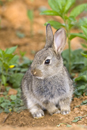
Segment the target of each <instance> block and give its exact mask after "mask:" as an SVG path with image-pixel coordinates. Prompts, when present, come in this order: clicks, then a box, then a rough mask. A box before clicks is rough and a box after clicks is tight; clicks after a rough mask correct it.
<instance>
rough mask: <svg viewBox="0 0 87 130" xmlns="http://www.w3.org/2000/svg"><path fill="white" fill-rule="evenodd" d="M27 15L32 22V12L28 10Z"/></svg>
mask: <svg viewBox="0 0 87 130" xmlns="http://www.w3.org/2000/svg"><path fill="white" fill-rule="evenodd" d="M27 15H28V18H29V19H30V21H33V10H28V11H27Z"/></svg>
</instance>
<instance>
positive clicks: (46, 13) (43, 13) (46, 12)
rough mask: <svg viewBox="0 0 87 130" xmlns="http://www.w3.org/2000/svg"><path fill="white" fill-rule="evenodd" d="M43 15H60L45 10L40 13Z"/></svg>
mask: <svg viewBox="0 0 87 130" xmlns="http://www.w3.org/2000/svg"><path fill="white" fill-rule="evenodd" d="M40 14H41V15H51V16H58V15H59V13H58V12H56V11H54V10H45V11H43V12H41V13H40Z"/></svg>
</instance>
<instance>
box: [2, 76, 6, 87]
mask: <svg viewBox="0 0 87 130" xmlns="http://www.w3.org/2000/svg"><path fill="white" fill-rule="evenodd" d="M2 83H3V84H4V85H5V84H6V77H5V76H4V75H2Z"/></svg>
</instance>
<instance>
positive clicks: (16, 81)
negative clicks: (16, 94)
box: [9, 73, 24, 88]
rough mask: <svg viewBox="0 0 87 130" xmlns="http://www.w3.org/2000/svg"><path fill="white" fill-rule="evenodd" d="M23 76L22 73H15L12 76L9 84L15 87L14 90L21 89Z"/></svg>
mask: <svg viewBox="0 0 87 130" xmlns="http://www.w3.org/2000/svg"><path fill="white" fill-rule="evenodd" d="M23 75H24V74H22V73H14V74H12V75H11V76H10V79H9V82H10V83H11V84H12V85H13V88H18V87H20V85H21V80H22V78H23Z"/></svg>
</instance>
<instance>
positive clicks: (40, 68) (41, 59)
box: [31, 24, 66, 79]
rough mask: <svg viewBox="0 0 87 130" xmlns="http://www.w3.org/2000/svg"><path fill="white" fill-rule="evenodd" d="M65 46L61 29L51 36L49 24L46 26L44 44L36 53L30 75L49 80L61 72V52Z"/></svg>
mask: <svg viewBox="0 0 87 130" xmlns="http://www.w3.org/2000/svg"><path fill="white" fill-rule="evenodd" d="M65 44H66V33H65V30H64V29H63V28H61V29H59V30H57V31H56V32H55V34H54V36H53V32H52V29H51V26H50V24H48V25H47V26H46V44H45V47H44V48H43V49H42V50H40V51H38V52H37V53H36V55H35V58H34V60H33V62H32V64H31V73H32V75H33V76H35V77H36V78H39V79H44V78H49V77H52V76H54V75H56V74H58V72H59V71H61V69H62V67H63V60H62V57H61V52H62V51H63V49H64V47H65Z"/></svg>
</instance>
